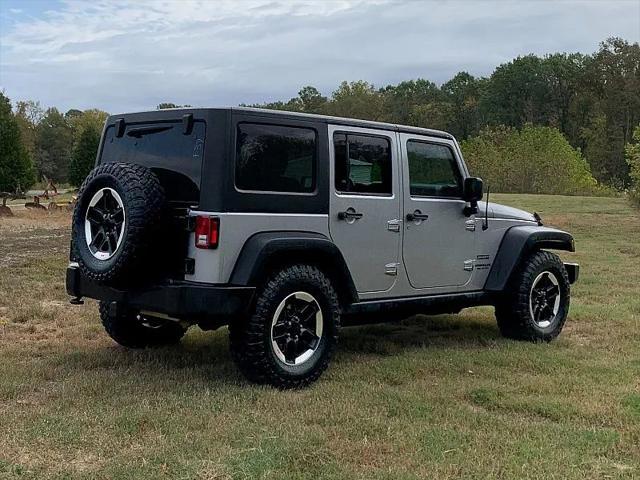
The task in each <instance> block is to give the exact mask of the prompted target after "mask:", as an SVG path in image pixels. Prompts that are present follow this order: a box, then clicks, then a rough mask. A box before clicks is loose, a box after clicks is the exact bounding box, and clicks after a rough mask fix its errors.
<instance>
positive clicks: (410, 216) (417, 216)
mask: <svg viewBox="0 0 640 480" xmlns="http://www.w3.org/2000/svg"><path fill="white" fill-rule="evenodd" d="M428 219H429V215H427V214H426V213H422V212H421V211H420V210H416V211H415V212H413V213H407V221H408V222H415V221H422V220H428Z"/></svg>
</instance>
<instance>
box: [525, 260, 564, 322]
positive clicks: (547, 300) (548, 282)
mask: <svg viewBox="0 0 640 480" xmlns="http://www.w3.org/2000/svg"><path fill="white" fill-rule="evenodd" d="M560 300H561V295H560V284H559V283H558V279H557V278H556V276H555V275H554V274H553V273H551V272H549V271H544V272H542V273H541V274H540V275H538V276H537V277H536V279H535V280H534V281H533V285H532V286H531V291H530V292H529V312H530V313H531V318H532V319H533V321H534V322H535V324H536V325H537V326H538V327H540V328H547V327H548V326H549V325H551V324H552V323H553V322H554V320H555V319H556V316H557V315H558V311H559V310H560Z"/></svg>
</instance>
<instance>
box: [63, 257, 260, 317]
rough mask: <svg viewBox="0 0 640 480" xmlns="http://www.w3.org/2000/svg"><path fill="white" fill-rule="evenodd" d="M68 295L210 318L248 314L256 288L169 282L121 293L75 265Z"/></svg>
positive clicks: (69, 270)
mask: <svg viewBox="0 0 640 480" xmlns="http://www.w3.org/2000/svg"><path fill="white" fill-rule="evenodd" d="M66 285H67V293H68V294H69V295H71V296H73V297H75V298H81V297H88V298H93V299H95V300H101V301H105V302H109V303H112V304H115V305H117V307H118V308H120V307H129V308H133V309H136V310H144V311H149V312H154V313H162V314H164V315H167V316H169V317H175V318H179V319H181V320H183V319H193V320H200V319H208V318H212V317H225V316H232V315H239V314H242V313H245V312H246V311H247V310H248V309H249V307H250V305H251V301H252V299H253V295H254V291H255V289H254V288H253V287H236V286H231V285H208V284H202V283H195V282H184V281H170V282H167V283H164V284H160V285H153V286H150V287H146V288H143V289H136V290H118V289H116V288H112V287H108V286H104V285H99V284H97V283H95V282H93V281H91V280H89V279H88V278H86V277H85V276H83V275H82V273H81V272H80V269H79V268H78V267H77V266H75V265H70V266H69V267H68V268H67V278H66Z"/></svg>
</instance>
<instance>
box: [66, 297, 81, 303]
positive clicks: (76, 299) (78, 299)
mask: <svg viewBox="0 0 640 480" xmlns="http://www.w3.org/2000/svg"><path fill="white" fill-rule="evenodd" d="M69 303H70V304H71V305H84V300H83V299H82V297H73V298H72V299H71V300H69Z"/></svg>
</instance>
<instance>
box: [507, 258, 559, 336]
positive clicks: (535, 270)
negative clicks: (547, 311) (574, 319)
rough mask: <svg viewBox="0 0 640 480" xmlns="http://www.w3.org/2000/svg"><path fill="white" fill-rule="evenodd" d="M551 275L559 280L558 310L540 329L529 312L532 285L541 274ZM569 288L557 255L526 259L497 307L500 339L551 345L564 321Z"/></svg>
mask: <svg viewBox="0 0 640 480" xmlns="http://www.w3.org/2000/svg"><path fill="white" fill-rule="evenodd" d="M545 271H548V272H551V273H553V275H554V276H555V278H556V279H557V280H558V284H559V285H558V286H559V291H560V306H559V310H558V313H557V314H556V315H555V318H554V320H553V321H552V322H551V324H550V325H548V326H547V327H545V328H542V327H540V326H539V325H538V324H537V323H536V322H535V321H534V318H533V317H532V314H531V311H530V305H529V300H530V295H531V290H532V286H533V282H534V281H535V279H536V278H537V277H538V275H540V274H541V273H542V272H545ZM570 298H571V288H570V283H569V276H568V274H567V270H566V269H565V267H564V264H563V263H562V260H560V257H558V256H557V255H556V254H554V253H551V252H547V251H544V250H538V251H535V252H533V253H532V254H530V255H529V256H528V257H527V258H525V259H524V260H523V261H522V263H521V264H520V265H519V266H518V269H517V270H516V271H515V272H514V274H513V275H512V277H511V279H510V280H509V283H508V285H507V290H506V291H505V293H504V294H503V298H502V299H501V300H500V301H499V302H498V303H497V304H496V307H495V312H496V320H497V322H498V328H499V329H500V332H501V333H502V335H503V336H505V337H507V338H512V339H514V340H525V341H533V342H550V341H551V340H553V339H554V338H556V337H557V336H558V335H559V334H560V332H561V331H562V328H563V326H564V324H565V321H566V320H567V314H568V313H569V304H570Z"/></svg>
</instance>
